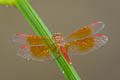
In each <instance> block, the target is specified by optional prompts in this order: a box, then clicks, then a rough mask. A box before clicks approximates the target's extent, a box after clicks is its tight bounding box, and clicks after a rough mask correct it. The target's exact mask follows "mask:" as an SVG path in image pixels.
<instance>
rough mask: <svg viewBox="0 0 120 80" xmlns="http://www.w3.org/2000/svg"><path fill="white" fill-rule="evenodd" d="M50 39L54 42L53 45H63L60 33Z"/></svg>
mask: <svg viewBox="0 0 120 80" xmlns="http://www.w3.org/2000/svg"><path fill="white" fill-rule="evenodd" d="M52 39H53V40H54V41H55V43H58V44H62V43H64V39H63V37H62V34H61V33H54V34H53V35H52Z"/></svg>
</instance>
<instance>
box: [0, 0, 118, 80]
mask: <svg viewBox="0 0 120 80" xmlns="http://www.w3.org/2000/svg"><path fill="white" fill-rule="evenodd" d="M119 3H120V1H119V0H31V5H32V6H33V8H34V9H35V10H36V11H37V13H38V14H39V16H40V17H41V18H42V19H43V21H44V22H45V24H46V25H47V27H48V28H49V30H50V31H51V32H52V33H53V32H60V33H62V34H63V35H64V36H65V35H67V34H69V33H71V32H72V31H74V30H76V29H79V28H81V27H82V26H84V25H87V24H88V23H91V22H93V21H96V20H101V21H103V22H104V23H105V24H106V25H105V29H104V30H103V31H101V34H105V35H106V36H108V38H109V42H108V43H107V44H106V45H105V46H104V47H102V48H100V49H98V50H96V51H94V52H92V53H91V54H88V55H81V56H72V57H71V59H72V62H73V66H74V67H75V69H76V71H77V72H78V74H79V75H80V77H81V79H82V80H119V79H120V51H119V50H120V42H119V41H120V35H119V34H120V5H119ZM15 33H25V34H34V32H33V30H32V29H31V28H30V26H29V25H28V23H27V22H26V20H25V19H24V17H23V16H22V15H21V14H20V13H19V11H18V10H17V9H16V8H15V7H6V6H0V80H65V78H64V76H63V74H62V73H61V71H60V70H59V68H58V66H57V65H56V63H55V62H54V61H52V60H51V61H45V62H39V61H27V60H25V59H23V58H21V57H18V56H17V55H16V51H17V50H16V48H15V45H14V43H13V42H12V36H13V34H15Z"/></svg>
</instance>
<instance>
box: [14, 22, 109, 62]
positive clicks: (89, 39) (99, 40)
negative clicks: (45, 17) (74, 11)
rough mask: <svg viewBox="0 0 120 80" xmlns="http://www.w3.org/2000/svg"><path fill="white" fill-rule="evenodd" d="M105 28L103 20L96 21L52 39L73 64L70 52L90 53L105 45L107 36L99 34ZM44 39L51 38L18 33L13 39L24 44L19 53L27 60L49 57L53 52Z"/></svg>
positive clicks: (59, 34) (54, 35)
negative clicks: (66, 34)
mask: <svg viewBox="0 0 120 80" xmlns="http://www.w3.org/2000/svg"><path fill="white" fill-rule="evenodd" d="M103 28H104V23H103V22H102V21H95V22H93V23H91V24H88V25H87V26H85V27H83V28H80V29H79V30H76V31H74V32H72V33H71V34H69V35H68V36H66V37H62V35H61V33H54V34H53V35H52V38H51V39H53V40H54V43H53V44H55V46H56V47H57V49H59V50H60V51H61V53H62V55H63V56H64V58H65V59H66V61H67V62H68V63H69V64H72V62H71V61H70V58H69V57H68V53H71V54H78V55H80V54H85V53H89V52H91V51H93V50H95V49H97V48H99V47H101V46H103V45H104V44H105V43H106V42H107V41H108V38H107V37H106V36H104V35H102V34H97V33H98V32H100V31H101V30H102V29H103ZM96 34H97V35H96ZM43 39H49V38H45V37H42V36H34V35H26V34H19V33H17V34H16V35H15V36H14V39H13V41H14V42H15V43H19V44H21V45H22V46H21V47H20V48H19V50H18V53H17V55H18V56H21V57H23V58H25V59H27V60H30V59H32V60H37V61H43V60H46V59H49V57H50V53H51V52H50V50H49V48H48V47H47V46H46V45H45V42H44V41H43Z"/></svg>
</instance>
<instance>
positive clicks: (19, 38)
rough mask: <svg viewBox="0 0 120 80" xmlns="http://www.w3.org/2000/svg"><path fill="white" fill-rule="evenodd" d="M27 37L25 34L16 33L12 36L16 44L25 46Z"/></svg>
mask: <svg viewBox="0 0 120 80" xmlns="http://www.w3.org/2000/svg"><path fill="white" fill-rule="evenodd" d="M25 37H26V35H25V34H20V33H16V34H14V35H13V36H12V40H13V42H15V43H22V44H24V43H25V41H26V38H25Z"/></svg>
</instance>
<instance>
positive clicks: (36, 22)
mask: <svg viewBox="0 0 120 80" xmlns="http://www.w3.org/2000/svg"><path fill="white" fill-rule="evenodd" d="M6 1H8V0H6ZM12 1H14V2H12V3H14V4H11V5H15V6H16V8H17V9H18V10H19V11H20V12H21V14H22V15H23V16H24V17H25V19H26V20H27V22H28V23H29V24H30V26H31V27H32V29H33V30H34V32H35V33H36V34H37V35H38V36H45V37H48V38H51V37H52V35H51V33H50V32H49V30H48V28H47V27H46V25H45V24H44V23H43V21H42V20H41V19H40V17H39V16H38V15H37V13H36V12H35V11H34V9H33V8H32V7H31V5H30V4H29V2H28V0H12ZM5 4H8V3H5ZM8 5H9V4H8ZM47 41H48V40H46V39H45V42H47ZM53 42H54V41H53V40H50V43H49V44H47V43H46V45H47V46H48V47H49V48H50V50H51V52H52V54H51V55H52V57H53V58H54V59H55V61H56V63H57V65H58V66H59V68H60V70H61V71H62V73H64V76H65V77H66V80H80V78H79V76H78V74H77V72H76V71H75V69H74V68H73V66H72V65H70V64H68V62H67V61H66V60H65V59H64V57H63V56H62V54H61V53H60V51H57V49H56V46H55V45H53V46H50V44H53ZM57 53H60V56H59V57H58V58H57V59H56V54H57Z"/></svg>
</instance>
